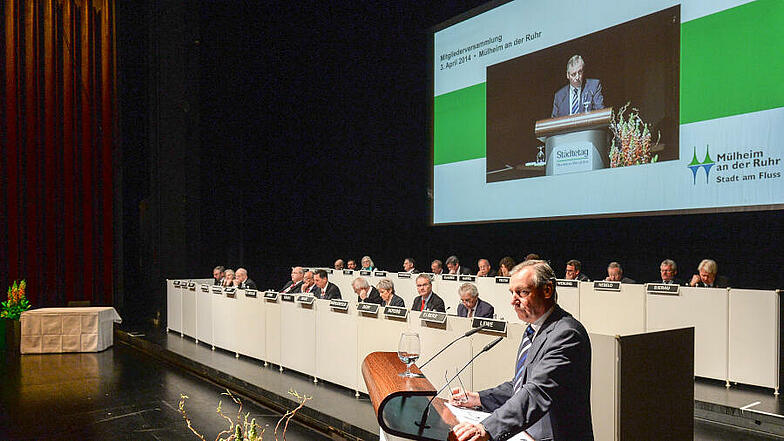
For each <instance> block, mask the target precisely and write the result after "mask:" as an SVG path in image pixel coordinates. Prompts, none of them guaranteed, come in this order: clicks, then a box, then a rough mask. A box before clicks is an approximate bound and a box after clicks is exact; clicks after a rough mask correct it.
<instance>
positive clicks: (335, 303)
mask: <svg viewBox="0 0 784 441" xmlns="http://www.w3.org/2000/svg"><path fill="white" fill-rule="evenodd" d="M349 271H351V270H349ZM329 307H330V308H332V309H336V310H338V311H348V300H337V299H335V300H330V301H329Z"/></svg>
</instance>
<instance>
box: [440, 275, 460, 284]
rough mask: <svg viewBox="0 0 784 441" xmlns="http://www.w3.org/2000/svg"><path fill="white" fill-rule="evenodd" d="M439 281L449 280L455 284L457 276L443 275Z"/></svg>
mask: <svg viewBox="0 0 784 441" xmlns="http://www.w3.org/2000/svg"><path fill="white" fill-rule="evenodd" d="M441 280H450V281H452V282H457V276H456V275H454V274H444V275H443V276H441Z"/></svg>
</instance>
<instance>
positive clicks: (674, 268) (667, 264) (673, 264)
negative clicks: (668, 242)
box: [659, 259, 678, 271]
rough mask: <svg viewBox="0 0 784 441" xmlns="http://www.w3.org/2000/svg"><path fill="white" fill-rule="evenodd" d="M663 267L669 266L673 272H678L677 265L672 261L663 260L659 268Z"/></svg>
mask: <svg viewBox="0 0 784 441" xmlns="http://www.w3.org/2000/svg"><path fill="white" fill-rule="evenodd" d="M663 266H671V267H672V269H673V270H674V271H678V264H677V263H675V261H674V260H672V259H664V260H662V263H661V265H659V267H660V268H661V267H663Z"/></svg>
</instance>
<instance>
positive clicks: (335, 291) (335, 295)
mask: <svg viewBox="0 0 784 441" xmlns="http://www.w3.org/2000/svg"><path fill="white" fill-rule="evenodd" d="M328 277H329V275H328V274H327V272H326V271H324V270H323V269H320V270H316V271H315V272H314V273H313V280H314V281H315V282H316V289H314V290H313V295H315V296H316V298H317V299H327V300H332V299H339V298H341V296H340V288H338V286H337V285H335V284H334V283H332V282H330V281H329V279H328Z"/></svg>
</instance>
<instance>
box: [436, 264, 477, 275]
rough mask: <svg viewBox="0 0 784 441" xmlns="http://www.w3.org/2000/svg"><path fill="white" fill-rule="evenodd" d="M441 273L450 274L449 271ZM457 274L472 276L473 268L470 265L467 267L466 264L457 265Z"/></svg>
mask: <svg viewBox="0 0 784 441" xmlns="http://www.w3.org/2000/svg"><path fill="white" fill-rule="evenodd" d="M441 274H449V272H446V273H441ZM457 274H460V275H464V276H470V275H471V268H468V267H465V266H462V265H461V266H458V267H457Z"/></svg>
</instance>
